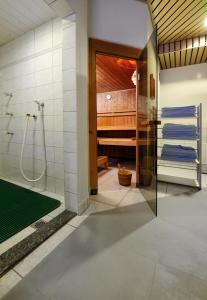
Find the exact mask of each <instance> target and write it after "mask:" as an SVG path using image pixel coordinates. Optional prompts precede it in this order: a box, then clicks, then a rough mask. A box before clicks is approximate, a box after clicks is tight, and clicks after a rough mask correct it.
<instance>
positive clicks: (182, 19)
mask: <svg viewBox="0 0 207 300" xmlns="http://www.w3.org/2000/svg"><path fill="white" fill-rule="evenodd" d="M148 4H149V7H150V11H151V14H152V19H153V21H154V23H155V24H157V29H158V40H159V43H167V42H169V41H171V42H172V41H178V40H182V39H186V38H189V37H194V36H199V35H202V34H206V33H207V27H206V25H205V19H206V18H207V1H206V0H148Z"/></svg>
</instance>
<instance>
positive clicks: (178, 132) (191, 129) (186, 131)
mask: <svg viewBox="0 0 207 300" xmlns="http://www.w3.org/2000/svg"><path fill="white" fill-rule="evenodd" d="M162 135H163V138H164V139H176V140H196V139H197V127H196V126H195V125H182V124H170V123H167V124H165V125H164V126H163V129H162Z"/></svg>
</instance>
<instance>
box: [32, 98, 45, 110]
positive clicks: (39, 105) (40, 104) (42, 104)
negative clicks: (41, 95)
mask: <svg viewBox="0 0 207 300" xmlns="http://www.w3.org/2000/svg"><path fill="white" fill-rule="evenodd" d="M34 103H36V104H37V105H38V110H39V111H40V110H41V108H42V109H43V108H44V106H45V104H44V102H40V101H38V100H34Z"/></svg>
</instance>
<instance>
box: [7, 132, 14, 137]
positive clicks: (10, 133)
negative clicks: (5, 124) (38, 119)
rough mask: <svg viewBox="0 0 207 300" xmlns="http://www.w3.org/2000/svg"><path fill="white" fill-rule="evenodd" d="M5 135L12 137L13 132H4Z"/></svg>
mask: <svg viewBox="0 0 207 300" xmlns="http://www.w3.org/2000/svg"><path fill="white" fill-rule="evenodd" d="M6 135H11V136H13V135H14V132H9V131H6Z"/></svg>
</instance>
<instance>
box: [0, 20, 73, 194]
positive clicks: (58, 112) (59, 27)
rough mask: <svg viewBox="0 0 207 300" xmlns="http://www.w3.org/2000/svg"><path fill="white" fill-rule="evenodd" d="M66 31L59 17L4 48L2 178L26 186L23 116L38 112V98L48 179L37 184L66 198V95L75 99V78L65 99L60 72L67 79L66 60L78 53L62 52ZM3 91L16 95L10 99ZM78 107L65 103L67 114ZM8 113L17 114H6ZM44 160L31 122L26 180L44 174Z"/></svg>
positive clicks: (0, 64) (0, 55) (0, 62)
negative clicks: (21, 165)
mask: <svg viewBox="0 0 207 300" xmlns="http://www.w3.org/2000/svg"><path fill="white" fill-rule="evenodd" d="M62 33H63V24H62V20H61V19H55V20H52V21H50V22H48V23H46V24H44V25H42V26H41V27H39V28H37V29H35V30H34V31H30V32H28V33H26V34H24V35H23V36H22V37H20V38H18V39H16V40H14V41H12V42H10V43H8V44H6V45H4V46H2V47H1V48H0V154H1V155H0V158H1V159H0V175H1V176H3V177H5V178H8V179H11V180H16V181H18V182H20V183H24V184H26V182H25V181H24V179H23V178H22V176H21V174H20V170H19V159H20V149H21V143H22V138H23V129H24V126H25V121H26V119H25V115H26V113H32V114H33V113H35V114H37V113H38V112H37V105H36V104H35V103H34V102H33V101H34V100H35V99H37V100H39V101H41V102H42V101H43V102H44V103H45V135H46V148H47V149H46V150H47V176H46V177H45V178H43V179H42V180H41V181H40V182H38V183H36V184H35V186H37V187H39V188H41V189H45V188H46V190H48V191H50V192H54V193H57V194H61V195H63V194H64V165H63V96H64V97H67V96H69V97H70V95H71V97H72V98H73V97H74V99H75V91H74V85H75V76H73V79H74V80H72V81H71V80H69V84H68V85H65V91H64V95H63V79H62V74H64V76H67V78H68V76H69V77H70V76H71V72H74V71H72V70H71V69H69V70H68V69H66V70H64V72H65V73H62V56H68V55H69V56H72V52H71V51H74V49H73V48H71V49H66V48H64V51H63V49H62V44H63V43H62V41H63V35H62ZM68 39H69V40H70V42H71V39H70V38H69V37H68ZM68 45H70V43H68ZM62 51H63V52H62ZM68 51H69V53H68ZM70 52H71V53H70ZM73 56H74V55H73ZM74 61H75V60H74V59H71V62H70V67H71V68H72V67H74ZM73 69H74V68H73ZM69 89H70V91H69ZM5 92H9V93H13V97H12V98H11V99H10V101H9V97H7V96H5V95H4V93H5ZM74 108H75V103H74V102H73V101H72V102H71V103H70V104H69V103H66V104H65V110H71V109H72V110H73V109H74ZM6 111H8V112H12V113H13V114H14V116H13V117H8V116H5V112H6ZM70 114H71V116H69V117H70V118H69V119H70V120H73V121H71V122H72V123H70V121H68V120H69V119H67V120H66V121H65V123H66V125H65V126H69V129H71V131H75V128H76V126H75V115H73V113H72V112H70ZM67 122H69V124H68V125H67ZM7 130H8V131H11V132H13V133H14V135H13V137H9V136H7V135H5V131H7ZM71 134H72V133H71ZM68 135H69V133H68ZM66 136H67V134H66ZM74 140H75V138H74ZM66 146H67V142H66ZM68 149H69V150H71V151H72V152H75V149H76V148H75V145H71V144H70V143H69V145H68ZM43 157H44V156H43V145H42V138H41V131H40V124H39V119H38V120H37V121H36V122H34V120H33V119H32V120H31V122H30V127H29V131H28V136H27V141H26V147H25V152H24V170H25V172H26V174H27V176H29V177H32V176H33V175H34V176H35V177H37V176H38V175H39V174H40V173H41V170H42V167H43ZM68 159H72V161H73V164H72V165H71V168H72V169H71V170H72V171H71V172H75V171H76V168H75V164H74V160H73V158H68ZM70 178H71V179H70V182H71V180H72V177H70ZM73 191H74V187H73Z"/></svg>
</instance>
